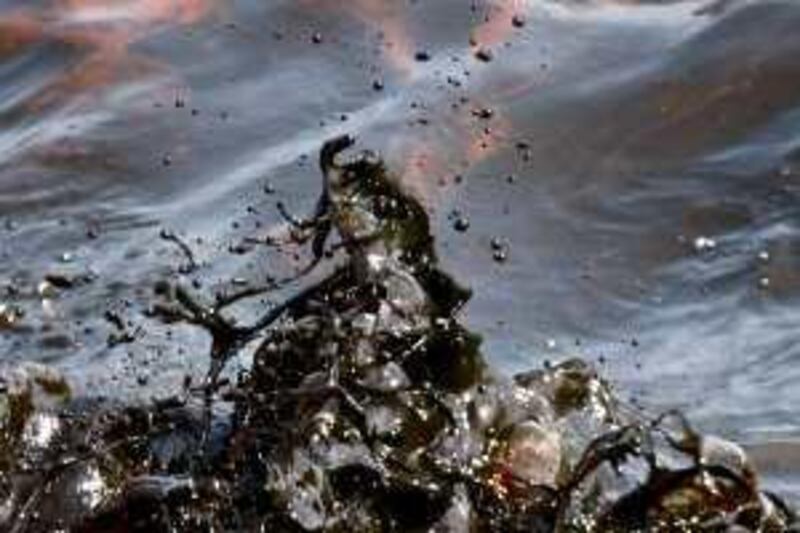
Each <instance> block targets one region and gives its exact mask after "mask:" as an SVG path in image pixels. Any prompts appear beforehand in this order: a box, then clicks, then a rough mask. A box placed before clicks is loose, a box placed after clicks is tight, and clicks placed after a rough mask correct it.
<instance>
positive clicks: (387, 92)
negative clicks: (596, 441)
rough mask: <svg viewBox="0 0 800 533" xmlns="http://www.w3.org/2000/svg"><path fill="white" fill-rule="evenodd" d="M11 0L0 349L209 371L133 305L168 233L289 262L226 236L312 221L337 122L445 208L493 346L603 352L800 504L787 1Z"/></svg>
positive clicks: (153, 390)
mask: <svg viewBox="0 0 800 533" xmlns="http://www.w3.org/2000/svg"><path fill="white" fill-rule="evenodd" d="M0 6H1V8H2V14H3V15H2V17H0V60H2V63H0V95H1V96H0V123H2V130H0V219H2V223H3V226H2V229H0V282H2V284H3V285H5V286H6V287H7V289H5V294H3V296H2V298H3V299H2V303H4V304H5V305H6V306H7V307H8V306H17V307H18V308H19V309H20V310H22V311H24V316H22V317H21V318H20V319H19V322H18V324H19V325H15V327H14V328H10V329H5V328H4V329H3V330H2V331H0V335H2V336H0V356H2V358H3V360H4V361H8V362H14V361H20V360H36V361H43V362H48V363H50V364H55V365H56V366H59V367H61V368H63V369H65V370H66V371H67V372H68V373H69V374H70V375H71V376H73V377H74V379H76V380H78V381H79V382H81V383H83V385H84V386H85V388H86V390H89V391H91V392H92V393H93V394H102V395H108V396H117V395H132V396H137V397H141V398H148V397H150V396H153V395H159V394H160V393H161V391H163V390H165V387H167V388H168V387H170V386H174V385H176V384H179V383H180V382H181V381H182V379H183V376H184V374H187V373H189V374H192V373H194V374H199V373H201V372H202V371H203V370H204V369H205V368H206V366H207V361H206V354H207V349H206V339H205V338H204V337H203V336H202V335H201V334H198V333H196V332H194V331H192V330H188V329H187V330H178V329H176V330H175V331H174V332H168V331H166V330H165V329H164V328H161V327H159V326H157V325H155V324H152V323H151V322H148V321H147V320H145V319H143V318H142V316H141V311H142V310H143V309H144V308H146V306H147V305H148V304H149V303H150V302H151V299H152V286H153V284H154V283H155V282H156V281H157V280H159V279H162V278H163V277H165V276H168V275H173V274H176V273H175V271H176V270H177V269H178V268H179V267H180V265H181V264H182V263H183V262H184V261H185V259H184V258H183V257H182V255H181V254H180V252H179V250H178V249H177V248H176V247H175V246H173V245H172V244H171V243H168V242H165V241H164V240H163V239H160V238H159V232H160V230H161V229H162V228H169V229H171V230H173V231H175V232H177V233H178V234H179V235H181V236H183V238H184V239H185V241H186V242H187V243H189V244H190V245H191V247H192V248H193V249H194V253H195V255H196V258H197V260H198V262H200V263H201V268H200V269H199V270H197V271H196V272H193V273H192V274H191V275H190V276H188V279H196V281H197V282H198V285H199V286H200V287H201V288H200V289H198V290H200V291H206V292H207V293H208V294H211V293H212V292H213V290H214V288H215V287H216V286H217V285H218V284H223V285H224V284H226V283H229V282H230V280H231V279H232V278H237V279H236V281H237V282H247V281H250V282H256V281H259V280H261V279H263V277H264V276H265V275H266V274H272V275H276V276H280V275H282V274H285V273H287V272H291V268H292V267H293V265H294V264H295V262H294V261H293V260H292V258H291V257H290V256H289V257H288V259H287V256H286V255H285V254H275V253H273V252H270V251H268V250H263V249H262V248H260V247H258V246H256V247H255V248H254V249H253V250H252V251H248V250H246V249H240V248H239V247H237V244H239V243H241V241H242V239H243V238H244V237H246V236H261V237H263V236H264V235H265V234H266V233H267V232H268V231H273V232H276V233H279V230H274V229H271V228H274V227H276V226H277V225H278V224H279V223H280V217H279V216H278V213H277V211H276V209H275V207H274V206H275V202H276V201H278V200H280V201H283V202H285V203H286V205H287V206H288V207H289V209H291V210H292V211H293V212H297V213H301V214H302V213H306V212H309V211H311V209H312V208H313V205H314V202H315V201H316V196H317V191H318V190H319V184H318V181H319V177H318V173H317V171H316V164H315V161H314V160H315V158H316V150H317V148H318V146H319V145H320V144H321V143H322V141H323V140H324V139H327V138H329V137H331V136H333V135H335V134H338V133H343V132H350V133H355V134H356V135H357V136H358V137H359V140H360V147H362V148H371V149H375V150H379V151H380V152H381V153H382V154H384V155H385V156H386V158H387V160H388V162H389V164H390V166H391V168H392V169H394V170H395V172H396V173H397V174H398V175H399V176H400V179H401V180H402V181H403V182H404V183H405V184H406V185H407V186H408V188H409V189H411V190H412V191H414V192H415V194H417V195H419V196H420V197H421V198H423V199H424V201H425V203H426V205H427V206H428V207H429V208H430V209H431V210H432V212H433V214H434V216H435V217H437V220H438V221H439V225H438V229H437V237H438V242H439V248H440V253H441V255H442V259H443V261H444V263H445V265H446V266H447V268H448V269H449V270H452V271H455V272H456V273H457V274H458V275H459V278H460V279H461V280H462V281H464V282H465V283H467V284H469V285H471V286H472V287H473V289H474V290H475V295H474V297H473V300H472V302H471V303H470V305H469V307H468V308H467V315H468V321H469V323H470V326H471V328H472V329H473V330H475V331H477V332H480V333H481V334H483V335H484V337H485V339H486V343H485V347H484V351H485V353H486V354H487V356H488V357H489V358H490V359H491V360H492V362H493V363H494V364H496V365H497V366H498V367H500V368H503V369H506V370H507V371H509V372H510V371H518V370H522V369H524V368H529V367H533V366H536V365H538V364H540V363H541V362H542V361H544V360H546V359H559V358H561V357H563V356H564V355H567V354H574V353H576V352H577V353H580V354H584V355H586V356H588V357H589V358H592V359H595V360H602V361H604V362H605V363H604V368H605V373H606V375H607V376H608V377H609V378H610V379H611V380H612V381H614V382H615V383H616V384H617V388H618V390H619V391H621V395H622V396H626V395H628V396H632V397H634V398H635V399H636V400H637V401H638V402H640V403H643V404H645V405H647V406H650V407H651V408H653V409H654V410H655V409H659V408H664V407H682V408H684V409H685V410H686V411H687V412H688V414H689V415H690V416H691V417H692V418H693V420H695V421H696V423H697V425H698V426H699V427H701V428H703V430H705V431H711V432H717V433H720V434H723V435H725V436H726V437H731V438H735V439H738V440H740V441H742V442H744V443H745V444H748V445H749V446H750V449H751V450H753V451H754V455H755V456H756V459H757V460H759V461H760V462H761V463H762V465H764V467H765V468H766V469H767V473H768V474H771V476H770V477H769V480H770V482H771V483H773V484H774V487H775V488H777V489H779V490H785V491H788V492H789V493H790V494H792V495H794V497H795V498H797V495H798V494H800V489H798V484H797V479H798V478H797V475H796V473H795V472H796V470H797V468H798V467H800V463H798V462H797V460H796V456H797V449H798V448H797V445H798V443H800V441H799V440H798V439H800V433H798V429H797V428H798V427H800V426H799V425H798V422H799V421H798V415H797V410H796V409H795V408H794V406H795V405H796V403H797V401H798V393H797V392H796V386H795V385H794V384H795V382H796V380H797V379H796V378H797V373H798V369H799V368H800V365H798V363H797V361H796V359H797V354H798V351H797V350H798V348H797V340H798V338H797V333H796V332H795V329H796V328H795V320H796V316H797V315H796V311H795V306H796V298H797V290H798V281H797V277H796V274H795V271H796V269H797V258H798V255H797V249H798V248H797V247H798V232H797V227H796V215H797V213H796V209H797V208H796V206H797V205H798V204H797V194H798V172H800V169H798V167H797V166H798V165H799V164H800V162H798V153H800V152H798V148H797V146H798V140H797V123H798V120H799V119H798V115H797V100H798V99H799V98H800V96H798V95H799V94H800V91H798V89H800V72H798V69H800V63H798V62H797V60H796V57H797V53H798V51H800V50H799V49H800V39H798V37H797V36H796V35H795V33H796V30H795V28H796V27H797V26H798V24H799V23H800V7H798V6H797V5H796V4H794V3H793V2H788V1H787V2H766V3H755V2H747V1H744V0H743V1H739V2H737V1H732V2H717V3H716V4H713V5H712V4H707V3H702V2H672V3H657V2H652V3H634V2H621V3H614V2H533V1H530V2H522V1H521V0H520V1H516V2H513V1H508V2H502V1H499V0H498V1H495V2H475V3H474V4H473V3H472V2H468V1H455V0H453V1H447V2H436V3H433V2H416V3H408V4H407V3H402V4H400V3H390V2H381V1H378V0H354V1H350V2H342V3H340V2H333V1H324V0H304V1H296V2H290V1H284V2H280V1H271V2H239V3H235V4H234V3H232V2H230V3H226V2H221V1H219V2H217V1H212V0H206V1H202V0H173V1H168V0H147V1H143V2H124V1H117V2H112V1H101V0H94V1H92V0H88V1H87V0H83V1H78V0H64V1H61V2H35V3H32V2H25V3H23V2H8V1H4V2H0ZM473 6H474V7H473ZM515 16H516V17H517V19H516V22H515V21H514V20H512V19H513V17H515ZM471 37H472V42H470V38H471ZM473 43H474V44H473ZM478 50H489V51H491V57H489V56H488V55H487V54H485V53H476V52H477V51H478ZM486 59H490V60H489V61H486ZM376 82H377V83H376ZM453 210H458V211H459V212H460V213H461V217H460V218H461V219H462V222H463V219H468V220H469V225H468V226H469V227H468V228H465V227H464V226H465V225H464V224H454V222H453V218H459V217H453V216H452V212H453ZM456 226H457V227H458V228H459V229H466V231H458V230H457V229H455V228H456ZM198 238H199V239H202V241H201V242H197V241H196V239H198ZM494 238H498V239H500V241H501V245H502V246H501V248H502V252H503V254H506V256H505V259H504V260H500V261H499V260H497V258H495V257H493V256H494V255H495V253H496V252H497V250H494V249H493V246H492V240H493V239H494ZM242 252H247V253H242ZM323 269H324V267H323ZM48 277H49V279H50V280H51V282H50V283H49V285H48V284H45V285H42V281H43V280H44V279H45V278H48ZM63 278H68V280H69V281H70V283H66V284H65V283H64V282H63ZM238 278H241V279H238ZM54 281H55V283H54ZM57 285H62V286H63V285H71V287H62V288H59V287H58V286H57ZM107 310H111V311H112V314H113V316H120V317H122V320H123V321H128V320H129V321H131V324H130V325H127V324H123V326H124V329H126V331H129V332H130V333H131V335H132V336H134V337H135V338H136V342H133V343H122V344H116V345H113V346H109V345H108V344H107V343H106V340H107V337H108V336H109V334H118V333H119V332H118V331H117V330H118V329H119V328H118V326H117V325H115V323H114V320H110V321H109V320H106V319H104V318H103V315H104V314H105V313H106V311H107ZM111 344H114V343H111Z"/></svg>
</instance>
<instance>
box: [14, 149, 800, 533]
mask: <svg viewBox="0 0 800 533" xmlns="http://www.w3.org/2000/svg"><path fill="white" fill-rule="evenodd" d="M352 143H353V141H352V139H350V138H349V137H340V138H337V139H334V140H332V141H329V142H328V143H326V144H325V146H324V147H323V148H322V151H321V156H320V163H321V167H322V172H323V176H324V187H323V192H322V195H321V198H320V201H319V203H318V207H317V210H316V212H315V213H314V215H313V216H312V217H311V218H310V219H308V220H297V219H296V218H294V217H292V216H291V215H289V214H288V213H285V216H286V218H287V219H288V220H289V221H290V223H291V224H292V225H293V226H294V229H295V230H296V232H298V233H299V234H304V235H305V236H306V238H308V239H310V242H311V243H312V249H313V252H314V255H315V259H314V262H313V263H312V264H316V262H318V261H319V259H320V258H322V257H323V255H324V251H325V249H326V246H327V245H328V240H329V239H330V238H331V236H332V235H335V236H337V238H338V240H337V242H336V243H335V244H334V245H333V246H334V247H336V248H339V249H342V250H343V251H344V255H345V257H346V261H345V262H344V263H343V264H342V265H341V266H340V267H339V268H338V269H336V270H335V271H333V273H332V274H331V275H329V276H328V277H326V278H324V279H323V280H322V281H321V282H319V283H316V284H313V285H311V286H310V287H308V288H306V289H304V290H302V291H300V292H298V293H297V295H296V296H294V297H291V298H288V299H287V300H286V301H285V302H284V303H283V304H281V305H278V306H277V307H275V308H273V309H271V310H270V311H269V312H268V313H266V314H265V315H264V316H263V317H260V318H259V319H257V320H254V321H253V323H252V325H250V326H242V325H237V324H234V323H233V322H232V321H230V320H228V319H226V317H225V314H224V312H223V311H224V309H223V308H224V306H225V305H226V304H227V303H229V302H225V303H218V304H217V306H216V307H208V306H205V305H203V304H200V303H198V301H197V300H196V299H195V298H194V297H193V296H192V295H191V294H190V293H189V291H188V290H187V289H185V288H183V287H181V286H171V287H162V288H161V289H162V290H161V291H160V293H161V298H162V300H163V301H161V302H160V304H159V306H158V308H157V311H158V314H159V316H161V317H162V318H163V319H165V320H170V321H187V322H190V323H193V324H197V325H199V326H201V327H203V328H206V329H207V330H208V331H209V332H210V333H211V335H212V338H213V342H212V350H211V359H212V364H211V367H210V370H209V373H208V378H207V380H206V382H205V383H204V384H203V386H202V387H200V388H199V389H197V390H192V391H189V392H188V393H186V394H184V395H177V396H176V397H175V398H173V399H171V400H167V401H162V402H160V403H157V404H154V405H150V406H148V407H130V406H124V405H117V404H114V403H113V402H101V401H99V400H92V399H72V398H70V394H69V387H68V386H67V384H66V383H65V382H64V380H63V379H62V378H60V377H59V376H58V375H57V374H55V373H53V372H52V371H50V370H48V369H46V368H43V367H39V366H32V365H28V366H26V367H23V368H20V369H17V370H15V371H14V372H11V373H8V374H7V375H6V377H5V379H4V381H3V390H2V395H0V471H1V473H0V524H2V526H1V527H2V529H3V530H4V531H12V532H22V531H43V532H44V531H78V532H80V531H92V532H96V531H149V532H155V531H342V532H344V531H347V532H350V531H364V532H371V531H374V532H378V531H440V532H445V531H453V532H475V531H502V532H507V531H534V532H535V531H543V532H544V531H670V532H671V531H786V530H787V529H789V528H790V527H791V525H792V523H793V522H794V515H793V513H792V511H791V510H790V509H789V508H788V507H787V506H786V505H784V504H783V503H782V502H781V500H780V499H779V498H777V497H776V496H773V495H771V494H770V493H768V492H765V491H763V490H761V489H760V487H759V483H758V476H757V475H756V473H755V471H754V469H753V467H752V466H751V464H750V462H749V461H748V458H747V457H746V455H745V454H744V452H743V451H742V449H741V448H740V447H738V446H737V445H735V444H733V443H731V442H727V441H725V440H722V439H719V438H716V437H710V436H704V435H701V434H699V433H697V432H696V431H695V430H694V429H692V428H691V427H690V426H689V424H688V423H687V421H686V420H685V419H684V418H683V417H682V416H681V415H680V414H679V413H667V414H664V415H662V416H660V417H657V418H655V419H648V418H646V417H644V416H643V415H641V414H640V413H636V412H634V411H633V410H632V409H629V408H626V407H625V406H624V405H623V404H621V403H620V402H618V401H617V400H616V399H615V398H614V396H613V395H612V393H611V391H610V390H609V387H608V386H607V384H606V383H605V382H604V381H603V380H602V379H601V378H600V377H598V375H597V374H596V372H595V371H594V370H593V369H592V368H591V367H590V366H589V365H588V364H587V363H585V362H583V361H581V360H577V359H575V360H569V361H565V362H562V363H560V364H556V365H550V366H546V367H545V368H542V369H539V370H536V371H533V372H529V373H525V374H521V375H517V376H514V377H512V378H504V377H501V376H497V375H493V374H492V373H491V372H490V371H489V369H488V368H487V365H486V363H485V361H484V359H483V357H482V355H481V353H480V350H479V348H480V340H479V338H478V337H477V336H476V335H475V334H473V333H470V332H469V331H467V330H466V329H465V328H464V327H463V326H462V325H461V324H460V323H459V321H458V317H457V313H458V311H459V309H460V308H461V306H462V305H463V304H464V303H465V302H466V301H467V299H468V298H469V291H468V290H466V289H464V288H462V287H461V286H459V285H458V283H456V282H455V281H454V280H453V279H451V278H450V277H449V276H448V275H447V274H446V273H444V272H442V271H441V270H439V267H438V263H437V258H436V253H435V251H434V243H433V238H432V236H431V231H430V228H429V225H428V224H429V223H428V217H427V215H426V213H425V210H424V209H423V208H422V207H421V205H420V204H419V203H418V202H417V201H415V200H414V199H413V198H412V197H410V196H409V195H407V194H405V193H404V192H403V191H402V190H401V189H400V188H399V187H398V186H397V185H396V184H395V182H394V181H392V180H391V178H390V177H389V176H388V175H387V173H386V171H385V169H384V167H383V165H382V163H381V162H380V161H379V160H378V159H377V158H376V157H375V156H374V155H372V154H369V153H362V154H357V155H355V156H351V157H350V158H349V159H345V160H342V157H343V156H342V154H341V152H343V151H344V150H346V149H347V148H349V147H350V146H351V145H352ZM231 301H232V300H231ZM251 341H252V342H258V343H259V344H258V348H257V350H256V352H255V356H254V358H253V361H252V365H251V367H250V368H248V369H247V370H246V371H243V372H240V373H239V375H238V376H237V377H236V378H235V379H233V380H229V379H222V378H221V377H220V376H221V371H222V369H223V368H224V366H225V363H226V361H228V360H229V359H230V357H231V356H233V355H234V354H236V353H237V351H238V350H240V349H242V347H243V346H245V345H246V344H248V343H250V342H251Z"/></svg>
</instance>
